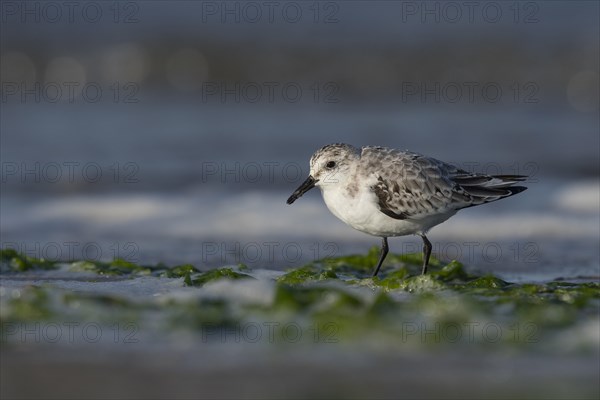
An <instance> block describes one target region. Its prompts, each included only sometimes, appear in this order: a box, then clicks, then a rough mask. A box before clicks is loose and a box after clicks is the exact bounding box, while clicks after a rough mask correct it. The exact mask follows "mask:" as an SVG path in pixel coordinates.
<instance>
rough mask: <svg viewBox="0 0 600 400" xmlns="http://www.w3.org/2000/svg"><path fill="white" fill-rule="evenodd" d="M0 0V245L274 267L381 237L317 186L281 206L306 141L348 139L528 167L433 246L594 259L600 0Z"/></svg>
mask: <svg viewBox="0 0 600 400" xmlns="http://www.w3.org/2000/svg"><path fill="white" fill-rule="evenodd" d="M2 7H3V8H2V18H3V20H2V22H3V23H2V39H1V45H2V53H1V55H2V111H1V118H0V120H1V132H2V135H1V150H0V156H1V159H2V193H1V205H0V216H1V220H2V223H1V236H2V239H1V240H2V247H3V248H7V247H12V248H17V249H19V250H21V251H23V252H25V253H28V254H30V255H34V256H42V257H46V258H49V259H61V260H65V259H70V258H84V257H87V258H93V259H111V258H113V257H115V256H118V257H121V258H125V259H129V260H130V261H137V262H148V263H157V262H166V263H171V264H172V263H184V262H191V263H193V264H195V265H198V266H199V267H209V266H216V265H223V264H231V263H234V264H235V263H238V262H242V263H247V264H250V265H253V266H261V267H269V268H278V269H281V268H285V267H289V266H297V265H300V264H301V263H303V262H306V261H309V260H311V259H314V258H320V257H323V256H326V255H340V254H348V253H352V252H354V253H361V252H364V251H366V250H367V249H368V248H369V247H370V246H371V245H373V244H378V240H377V239H375V238H369V237H367V236H364V235H363V234H360V233H358V232H353V231H352V230H351V229H350V228H347V227H346V226H344V225H343V224H342V223H341V222H339V221H337V220H336V219H335V218H334V217H333V216H331V215H330V214H329V212H328V211H327V210H326V208H325V206H324V205H323V203H322V200H321V199H320V196H318V194H317V193H311V194H310V195H307V196H306V197H305V198H302V200H301V201H299V202H298V203H297V204H294V206H293V207H289V206H286V205H285V199H286V198H287V196H288V195H289V194H290V193H291V191H293V190H294V189H295V188H296V187H297V186H298V184H299V183H301V182H302V180H303V179H304V177H305V176H306V175H307V174H308V159H309V157H310V155H311V154H312V153H313V152H314V151H315V150H316V149H317V148H319V147H321V146H322V145H324V144H327V143H331V142H348V143H351V144H354V145H356V146H361V145H383V146H389V147H397V148H402V149H410V150H413V151H416V152H421V153H425V154H428V155H431V156H434V157H437V158H440V159H442V160H445V161H449V162H454V163H457V164H459V165H460V166H462V167H463V168H465V169H469V170H476V171H480V172H488V173H505V174H506V173H519V174H527V175H531V179H530V182H529V184H528V186H529V187H530V189H529V190H528V191H527V192H525V193H523V194H522V195H519V196H518V197H515V198H512V199H510V200H506V201H503V202H500V203H497V204H493V205H487V206H485V207H481V208H477V209H470V210H466V211H463V212H461V213H460V214H459V215H458V216H456V217H454V218H453V219H452V220H451V221H450V222H448V223H446V224H444V225H443V226H441V227H437V228H435V229H434V230H433V231H432V233H431V235H432V238H433V240H434V241H436V242H438V243H441V244H440V245H439V246H440V247H438V249H437V254H438V256H440V257H442V258H445V259H451V258H458V259H460V260H461V261H463V262H465V263H467V264H469V265H471V266H473V267H478V266H479V267H481V268H499V269H503V268H504V269H506V268H509V267H510V266H512V267H511V268H512V269H513V270H516V271H518V274H516V275H520V274H521V273H524V274H530V275H531V274H537V273H540V272H542V271H543V272H544V273H546V272H548V271H551V273H552V274H554V275H561V274H564V273H565V272H564V271H563V270H562V268H572V270H569V272H568V274H570V275H578V274H583V275H594V276H597V275H598V268H599V253H598V251H599V250H598V247H597V246H596V245H597V243H598V239H599V238H600V234H599V224H600V218H599V204H598V203H599V200H598V197H599V192H600V187H599V183H598V166H599V164H598V163H599V160H598V157H599V135H598V132H599V122H598V46H599V43H598V36H599V35H598V33H599V32H598V4H597V3H596V2H588V1H575V2H566V1H552V2H514V3H512V2H511V3H509V2H483V3H479V2H475V3H473V4H469V5H464V4H461V3H449V4H446V3H444V2H403V1H398V2H389V1H376V2H366V1H350V2H304V1H301V2H282V3H277V4H270V3H269V4H263V3H252V2H251V3H248V4H246V3H244V2H175V3H170V2H164V1H145V2H118V3H114V4H113V3H110V4H109V3H108V2H96V3H93V2H92V3H89V2H84V3H78V2H75V3H74V4H73V5H69V6H66V5H61V4H54V3H52V4H44V3H40V2H3V4H2ZM465 243H467V244H465ZM468 243H474V244H468ZM444 246H445V247H444ZM486 246H487V247H486ZM392 248H393V249H394V250H396V251H411V250H413V251H418V241H415V240H412V239H411V238H403V239H400V240H394V241H393V244H392ZM434 252H436V251H435V250H434ZM498 252H500V253H501V254H500V256H497V255H496V253H498ZM552 266H554V268H553V267H552ZM532 276H533V275H532Z"/></svg>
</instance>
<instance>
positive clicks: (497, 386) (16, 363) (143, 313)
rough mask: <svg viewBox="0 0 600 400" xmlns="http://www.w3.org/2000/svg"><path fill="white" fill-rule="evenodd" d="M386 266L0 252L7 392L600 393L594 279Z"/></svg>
mask: <svg viewBox="0 0 600 400" xmlns="http://www.w3.org/2000/svg"><path fill="white" fill-rule="evenodd" d="M377 255H378V254H377V249H375V248H374V249H373V250H372V251H370V252H369V254H367V255H363V256H346V257H339V258H333V259H326V260H320V261H317V262H313V263H310V264H308V265H305V266H302V267H300V268H296V269H293V270H289V271H285V272H280V271H271V270H263V269H250V268H248V267H245V266H244V265H237V266H227V267H223V268H218V269H213V270H205V271H202V270H201V269H200V268H198V267H196V266H193V265H189V264H187V265H178V266H166V265H160V264H159V265H137V264H133V263H130V262H126V261H124V260H114V261H112V262H92V261H73V262H49V261H44V260H40V259H35V258H30V257H27V256H25V255H22V254H19V253H16V252H14V251H12V250H4V251H2V253H1V260H2V261H1V265H0V268H1V272H2V283H1V286H0V299H1V303H0V319H1V327H2V332H1V333H2V347H3V353H4V356H3V357H2V382H3V385H2V394H3V395H7V396H9V397H10V396H13V395H15V394H17V393H18V394H21V395H31V396H34V397H35V396H37V395H38V394H40V393H43V390H44V388H45V386H44V385H45V384H46V385H48V384H49V383H48V382H49V381H48V380H47V379H48V376H53V374H57V373H59V371H60V373H69V374H72V375H71V379H70V380H69V383H67V384H66V386H65V387H64V388H63V389H62V391H61V389H59V392H58V393H61V394H62V395H66V394H68V393H76V394H77V395H78V396H79V395H81V396H85V394H86V393H96V394H97V393H101V394H103V395H104V396H105V397H106V396H108V397H110V396H111V393H113V392H111V391H110V390H108V388H110V387H112V386H110V385H109V386H108V387H105V386H103V385H97V381H95V380H93V379H92V377H93V376H94V374H95V373H106V374H108V376H113V374H117V375H118V378H114V379H113V380H112V382H113V385H116V386H115V387H119V388H121V389H122V388H123V387H128V386H131V387H134V386H135V385H136V384H140V381H142V380H143V381H146V380H148V381H146V383H145V384H144V385H146V386H145V387H146V390H148V394H150V395H156V394H159V395H162V396H168V395H170V396H173V397H188V395H191V394H195V395H196V396H200V397H202V396H203V395H204V397H211V394H212V395H217V394H221V395H223V394H224V395H229V396H236V395H237V394H239V393H242V392H241V390H242V387H241V386H235V385H234V386H231V385H229V384H228V382H240V384H241V385H242V386H243V385H245V386H243V387H245V388H250V389H248V390H251V391H254V392H252V393H253V396H252V395H251V396H250V397H256V396H282V395H285V396H287V397H303V396H308V395H321V396H342V397H361V396H370V395H373V396H375V397H376V396H377V395H381V396H384V397H385V396H393V395H394V394H398V395H399V394H401V393H403V394H406V395H410V394H412V395H417V394H425V395H429V396H438V397H439V396H442V397H459V396H468V395H469V394H474V395H475V397H499V396H500V397H501V396H504V395H516V394H520V395H524V396H528V397H569V396H571V395H573V397H572V398H574V397H594V396H597V395H598V393H599V387H598V386H599V384H598V379H597V376H598V373H599V372H600V371H599V367H598V357H599V354H600V344H599V342H600V317H599V310H600V285H599V283H598V281H597V278H596V279H595V278H593V277H592V278H588V279H573V280H571V281H568V280H556V281H551V282H544V283H540V282H537V283H511V282H506V281H504V280H502V279H500V278H498V277H496V276H493V275H485V276H475V275H472V274H470V273H468V272H467V270H466V269H465V268H464V266H463V265H461V264H460V263H458V262H456V261H453V262H450V263H447V264H446V263H442V262H440V261H439V260H435V259H434V260H432V262H431V268H430V269H431V273H429V274H428V275H425V276H422V275H420V274H419V271H420V263H421V256H420V255H414V254H408V255H402V256H400V255H390V256H389V257H388V260H387V261H386V263H385V264H384V267H383V269H382V271H381V272H380V275H379V276H378V277H375V278H372V277H371V276H370V272H371V268H372V266H373V264H374V263H375V261H376V259H377ZM49 371H51V372H49ZM48 374H50V375H48ZM223 374H225V375H223ZM181 377H187V378H186V379H184V380H183V381H181V380H180V379H179V378H181ZM190 379H191V380H190ZM430 380H431V381H432V382H433V381H435V382H436V384H435V385H434V386H432V385H429V384H428V382H430ZM31 381H34V382H37V384H36V385H31V384H29V383H28V382H31ZM6 382H8V383H7V384H5V383H6ZM165 382H171V383H172V385H171V384H165ZM176 382H179V383H178V384H176ZM54 384H56V382H54ZM224 388H225V389H224ZM92 389H93V390H92ZM291 389H293V391H291V392H290V391H289V390H291ZM94 390H96V391H94ZM98 390H99V392H98ZM244 390H246V389H244ZM117 392H118V391H115V392H114V393H117ZM244 393H245V392H244ZM252 393H251V394H252ZM75 397H77V396H75ZM192 397H193V396H192ZM409 397H410V396H409Z"/></svg>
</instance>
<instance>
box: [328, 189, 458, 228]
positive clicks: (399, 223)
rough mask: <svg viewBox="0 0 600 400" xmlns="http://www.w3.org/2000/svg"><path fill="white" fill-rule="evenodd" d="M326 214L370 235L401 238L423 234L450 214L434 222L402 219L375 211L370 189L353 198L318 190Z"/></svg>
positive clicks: (374, 201) (374, 197)
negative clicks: (329, 212) (330, 214)
mask: <svg viewBox="0 0 600 400" xmlns="http://www.w3.org/2000/svg"><path fill="white" fill-rule="evenodd" d="M322 193H323V199H324V200H325V204H326V205H327V208H329V211H331V212H332V213H333V215H335V216H336V217H338V218H339V219H341V220H342V221H344V222H345V223H346V224H348V225H350V226H351V227H353V228H354V229H356V230H359V231H361V232H364V233H368V234H370V235H373V236H385V237H388V236H404V235H412V234H415V233H424V232H426V231H427V230H428V229H429V228H431V227H432V226H435V225H437V224H439V223H441V222H443V221H445V220H446V219H448V218H449V217H450V216H452V215H453V214H454V213H452V214H449V215H447V216H437V218H435V219H431V218H427V219H423V220H403V219H395V218H392V217H389V216H387V215H385V214H384V213H382V212H381V211H380V210H379V205H378V203H377V198H376V196H375V194H374V193H373V192H371V191H370V190H368V191H367V190H363V191H360V192H359V193H357V194H356V196H355V197H351V196H349V195H348V194H347V193H346V192H345V191H344V190H327V189H325V190H322Z"/></svg>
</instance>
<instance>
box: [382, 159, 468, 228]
mask: <svg viewBox="0 0 600 400" xmlns="http://www.w3.org/2000/svg"><path fill="white" fill-rule="evenodd" d="M384 150H386V151H388V150H387V149H384ZM378 153H379V154H378V157H379V159H380V161H379V167H380V168H379V169H378V170H377V171H376V170H375V168H372V169H371V172H372V173H374V174H375V175H376V181H375V183H374V184H373V185H372V186H371V190H372V191H373V193H374V194H375V196H376V198H377V201H378V204H379V209H380V210H381V212H383V213H384V214H386V215H388V216H389V217H391V218H395V219H420V218H426V217H428V216H430V215H434V214H439V213H443V212H448V211H453V210H457V209H460V208H464V207H468V206H470V205H471V202H472V200H473V199H472V196H471V195H470V194H469V193H467V192H466V191H465V190H464V189H463V188H462V187H461V186H460V185H459V184H458V183H456V182H453V181H452V179H451V178H450V176H451V174H458V173H462V172H464V171H462V170H460V169H458V168H457V167H455V166H453V165H451V164H446V163H443V162H441V161H438V160H436V159H433V158H429V157H425V156H422V155H420V154H416V153H410V152H400V151H397V150H396V151H395V150H389V153H390V154H389V157H388V154H384V156H383V157H382V155H381V149H379V152H378ZM384 153H385V152H384ZM459 171H460V172H459Z"/></svg>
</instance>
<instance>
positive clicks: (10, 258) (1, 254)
mask: <svg viewBox="0 0 600 400" xmlns="http://www.w3.org/2000/svg"><path fill="white" fill-rule="evenodd" d="M56 268H57V266H56V263H55V262H53V261H49V260H46V259H43V258H34V257H29V256H27V255H24V254H20V253H18V252H17V251H15V250H13V249H3V250H0V271H9V272H24V271H30V270H53V269H56Z"/></svg>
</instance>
